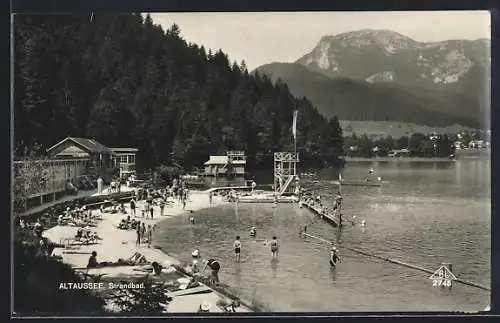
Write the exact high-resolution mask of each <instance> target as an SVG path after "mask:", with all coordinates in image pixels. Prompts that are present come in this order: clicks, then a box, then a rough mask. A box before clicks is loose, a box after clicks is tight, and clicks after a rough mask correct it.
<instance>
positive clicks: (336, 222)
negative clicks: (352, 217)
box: [300, 202, 340, 227]
mask: <svg viewBox="0 0 500 323" xmlns="http://www.w3.org/2000/svg"><path fill="white" fill-rule="evenodd" d="M300 203H301V204H302V206H303V207H305V208H307V209H308V210H309V211H311V212H312V213H313V214H314V215H316V216H319V217H320V218H321V219H322V220H324V221H326V222H328V223H329V224H331V225H332V226H334V227H338V226H339V225H340V219H339V218H338V217H337V216H334V215H329V214H324V213H323V212H322V210H321V209H320V208H317V207H315V206H313V205H311V204H309V203H305V202H300Z"/></svg>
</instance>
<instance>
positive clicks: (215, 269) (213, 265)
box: [202, 258, 220, 285]
mask: <svg viewBox="0 0 500 323" xmlns="http://www.w3.org/2000/svg"><path fill="white" fill-rule="evenodd" d="M207 267H210V269H211V271H212V273H211V276H210V280H211V282H212V283H214V284H215V285H218V284H219V271H220V264H219V262H218V261H217V260H215V259H213V258H210V259H208V260H207V262H206V264H205V268H203V270H202V273H203V272H204V271H205V270H206V269H207Z"/></svg>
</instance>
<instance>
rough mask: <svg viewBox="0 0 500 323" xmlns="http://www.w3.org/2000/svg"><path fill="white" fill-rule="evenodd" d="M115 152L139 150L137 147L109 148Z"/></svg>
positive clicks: (134, 151)
mask: <svg viewBox="0 0 500 323" xmlns="http://www.w3.org/2000/svg"><path fill="white" fill-rule="evenodd" d="M110 149H111V150H112V151H113V152H115V153H136V152H138V151H139V149H137V148H110Z"/></svg>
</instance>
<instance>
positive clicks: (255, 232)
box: [250, 227, 257, 238]
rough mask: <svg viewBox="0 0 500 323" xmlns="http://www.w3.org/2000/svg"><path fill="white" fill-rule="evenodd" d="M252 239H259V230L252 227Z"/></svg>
mask: <svg viewBox="0 0 500 323" xmlns="http://www.w3.org/2000/svg"><path fill="white" fill-rule="evenodd" d="M250 237H252V238H256V237H257V230H256V229H255V227H252V229H250Z"/></svg>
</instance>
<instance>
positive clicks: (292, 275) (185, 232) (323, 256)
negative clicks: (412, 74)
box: [155, 160, 491, 312]
mask: <svg viewBox="0 0 500 323" xmlns="http://www.w3.org/2000/svg"><path fill="white" fill-rule="evenodd" d="M369 168H373V169H374V171H375V175H376V176H382V177H383V180H384V185H383V186H382V187H380V188H378V187H353V186H343V187H342V193H343V196H344V206H343V213H344V214H345V216H347V218H351V219H352V218H354V217H355V220H354V221H355V222H356V223H357V224H356V225H355V226H351V225H346V226H344V227H343V228H342V229H337V228H333V227H331V226H329V225H328V224H327V223H325V222H322V221H320V220H317V221H315V222H314V223H313V224H312V225H310V226H309V227H308V233H310V234H314V235H317V236H321V237H323V238H325V239H329V240H336V241H337V242H338V246H339V249H340V255H341V258H342V262H341V263H339V264H338V266H337V269H336V270H335V271H332V270H331V269H330V266H329V264H328V246H326V245H325V244H324V243H322V242H320V241H314V240H311V241H308V242H307V241H304V239H302V238H300V237H299V234H298V232H299V227H300V226H301V225H303V224H304V223H306V222H308V221H309V220H310V219H311V214H310V213H309V211H307V210H305V209H302V208H297V207H296V206H294V205H288V204H281V205H279V206H278V207H276V208H272V207H271V205H269V204H267V205H266V204H240V205H239V206H235V205H225V206H223V207H220V208H214V209H206V210H201V211H199V212H197V213H196V215H195V216H196V219H197V223H196V225H189V224H188V219H187V216H180V217H173V218H170V219H166V220H165V221H164V222H162V223H161V224H160V226H159V229H158V233H157V237H155V239H156V242H157V244H158V245H159V246H161V247H162V248H163V249H164V250H167V251H168V253H169V254H171V255H172V256H174V257H177V258H178V259H181V260H189V258H190V253H191V251H192V249H193V248H199V249H200V250H201V253H202V256H203V258H206V257H208V256H212V257H215V258H216V259H218V260H219V261H220V263H221V266H222V269H221V273H220V278H221V281H222V282H224V283H227V284H229V285H230V286H231V287H233V289H235V290H238V292H239V293H240V294H241V295H242V296H244V297H245V298H247V299H252V298H255V299H257V300H258V302H259V303H262V304H265V305H266V306H267V307H269V308H270V309H272V310H273V311H299V312H303V311H307V312H316V311H318V312H344V311H383V312H385V311H479V310H483V309H484V308H485V307H486V306H487V305H488V304H489V303H490V292H488V291H484V290H481V289H477V288H474V287H470V286H465V285H462V284H459V283H454V284H453V287H452V288H451V289H446V288H439V287H433V286H432V281H431V280H430V279H429V276H430V275H429V274H427V273H424V272H421V271H416V270H413V269H410V268H406V267H402V266H400V265H396V264H392V263H388V262H384V261H382V260H377V259H375V258H371V257H367V256H364V255H360V254H357V253H354V252H352V251H349V250H347V249H344V248H343V247H353V248H358V249H363V250H365V251H368V252H371V253H375V254H377V255H380V256H384V257H387V258H391V259H396V260H400V261H404V262H407V263H410V264H415V265H418V266H421V267H424V268H427V269H430V270H436V269H438V268H439V266H440V264H441V263H443V262H447V263H452V264H453V271H454V273H455V275H456V276H457V277H458V278H460V279H463V280H468V281H472V282H475V283H478V284H482V285H484V286H490V285H491V283H490V249H491V243H490V235H491V224H490V223H491V215H490V204H491V201H490V162H489V161H485V160H464V161H456V162H428V161H427V162H410V161H408V162H397V161H388V162H373V161H363V162H348V163H347V165H346V168H345V169H344V170H343V177H344V179H346V180H350V179H352V180H359V179H361V178H363V177H364V176H366V175H367V173H368V169H369ZM335 174H336V172H335V171H333V170H328V169H327V170H322V171H319V172H318V173H317V175H316V176H315V177H311V178H308V179H305V178H303V179H302V180H303V181H304V183H303V185H304V186H306V187H308V188H309V189H312V190H315V191H316V192H317V193H318V194H320V195H321V196H322V199H323V200H326V201H331V200H332V199H333V197H334V194H336V192H337V189H338V188H337V187H336V186H335V185H334V183H333V180H335V179H336V178H335V177H336V175H335ZM329 205H331V204H329ZM362 220H365V221H366V223H367V225H366V227H361V226H360V225H359V223H360V222H361V221H362ZM252 226H256V227H257V230H258V237H257V238H258V241H254V240H252V239H251V238H250V237H249V235H248V231H249V230H250V228H251V227H252ZM236 235H240V236H241V238H242V256H241V258H242V262H241V263H235V262H234V261H233V253H232V243H233V241H234V238H235V236H236ZM273 235H276V236H277V237H278V240H279V242H280V244H281V246H280V254H279V259H278V261H272V259H271V253H270V250H269V247H268V246H265V245H264V244H263V242H262V241H261V240H259V239H266V238H267V239H270V238H271V237H272V236H273Z"/></svg>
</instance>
